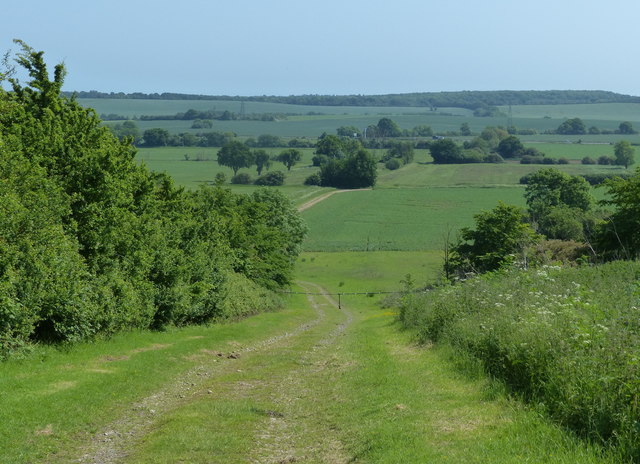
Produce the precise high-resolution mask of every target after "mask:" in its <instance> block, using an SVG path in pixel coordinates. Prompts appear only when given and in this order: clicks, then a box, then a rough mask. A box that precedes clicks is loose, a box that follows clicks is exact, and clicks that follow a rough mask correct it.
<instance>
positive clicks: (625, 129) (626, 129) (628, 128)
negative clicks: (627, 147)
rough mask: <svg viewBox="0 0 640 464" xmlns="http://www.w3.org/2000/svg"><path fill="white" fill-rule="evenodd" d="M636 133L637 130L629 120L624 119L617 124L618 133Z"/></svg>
mask: <svg viewBox="0 0 640 464" xmlns="http://www.w3.org/2000/svg"><path fill="white" fill-rule="evenodd" d="M637 133H638V131H637V130H635V129H634V128H633V125H632V124H631V123H630V122H629V121H624V122H622V123H620V125H619V126H618V134H625V135H633V134H637Z"/></svg>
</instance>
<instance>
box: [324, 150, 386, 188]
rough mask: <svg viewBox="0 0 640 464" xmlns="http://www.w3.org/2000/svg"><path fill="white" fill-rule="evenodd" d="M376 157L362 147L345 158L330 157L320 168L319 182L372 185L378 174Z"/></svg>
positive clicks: (344, 185)
mask: <svg viewBox="0 0 640 464" xmlns="http://www.w3.org/2000/svg"><path fill="white" fill-rule="evenodd" d="M377 164H378V163H377V162H376V159H375V158H374V157H373V156H372V155H371V154H370V153H369V152H368V151H367V150H365V149H364V148H360V149H359V150H358V151H357V152H356V153H354V154H352V155H349V157H347V158H346V159H338V160H336V159H332V160H329V162H327V163H326V164H324V165H322V166H321V168H320V179H321V184H322V185H323V186H325V187H337V188H349V189H353V188H366V187H373V186H374V185H375V183H376V179H377V176H378V172H377Z"/></svg>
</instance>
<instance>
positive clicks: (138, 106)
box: [78, 99, 640, 143]
mask: <svg viewBox="0 0 640 464" xmlns="http://www.w3.org/2000/svg"><path fill="white" fill-rule="evenodd" d="M78 101H79V102H80V103H81V104H82V105H85V106H89V107H93V108H95V109H96V111H97V112H98V114H109V113H114V114H119V115H123V116H127V117H131V118H133V117H136V116H140V115H172V114H176V113H178V112H185V111H187V110H188V109H191V108H193V109H196V110H200V111H205V110H218V111H222V110H228V111H232V112H236V113H240V112H241V111H242V110H243V107H242V103H241V102H238V101H220V100H218V101H209V100H135V99H79V100H78ZM638 109H640V104H636V103H606V104H584V105H521V106H513V107H512V108H511V116H510V117H509V108H508V107H502V108H501V110H502V112H503V115H502V116H499V117H489V118H480V117H474V116H473V114H472V112H471V111H470V110H467V109H464V108H439V109H438V111H430V110H429V109H428V108H424V107H346V106H304V105H289V104H280V103H262V102H245V103H244V112H245V113H246V114H251V113H280V114H288V115H290V116H289V117H288V118H287V119H286V120H282V121H241V120H238V121H214V127H213V128H212V129H211V130H216V131H230V132H235V133H237V134H238V135H239V136H241V137H256V136H258V135H260V134H273V135H278V136H281V137H318V136H319V135H320V134H322V133H323V132H327V133H331V134H333V133H335V131H336V129H337V128H338V127H340V126H355V127H358V128H360V129H364V128H365V127H367V126H368V125H370V124H376V123H377V122H378V120H379V119H380V118H382V117H390V118H392V119H393V120H394V121H395V122H396V123H398V125H399V126H400V127H401V128H403V129H411V128H413V127H415V126H418V125H428V126H431V127H432V129H433V130H434V131H435V132H438V133H446V132H457V131H459V130H460V126H461V125H462V124H463V123H467V124H469V127H470V128H471V130H472V131H473V132H474V133H480V132H481V131H482V129H484V128H485V127H487V126H502V127H506V126H508V125H509V124H510V123H512V124H513V125H515V126H516V127H518V128H523V129H535V130H536V131H538V132H539V133H538V134H536V135H532V136H523V140H526V141H537V142H543V141H544V142H563V141H565V140H569V141H572V142H576V141H578V140H582V141H584V142H591V143H613V142H616V141H618V140H620V139H628V140H630V141H632V142H634V143H640V135H631V136H621V135H589V134H585V135H579V136H569V135H547V134H543V132H544V131H547V130H553V129H556V128H557V127H558V126H559V125H560V124H561V123H562V122H563V121H564V120H565V119H567V118H574V117H579V118H582V119H583V121H584V122H585V124H586V125H587V127H590V126H596V127H598V128H600V129H607V130H615V129H617V128H618V126H619V124H620V123H621V122H623V121H630V122H631V123H633V124H634V125H635V126H636V128H638V126H640V111H638ZM110 123H111V122H110ZM137 123H138V125H139V126H140V128H141V129H142V130H145V129H149V128H153V127H160V128H164V129H167V130H169V131H170V132H172V133H179V132H194V133H195V132H199V131H201V129H191V121H137Z"/></svg>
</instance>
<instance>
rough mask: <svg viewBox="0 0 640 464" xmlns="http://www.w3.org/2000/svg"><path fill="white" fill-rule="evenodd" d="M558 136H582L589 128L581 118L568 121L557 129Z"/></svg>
mask: <svg viewBox="0 0 640 464" xmlns="http://www.w3.org/2000/svg"><path fill="white" fill-rule="evenodd" d="M556 132H557V133H558V134H563V135H582V134H586V133H587V128H586V126H585V124H584V122H583V121H582V119H580V118H573V119H567V120H566V121H564V122H563V123H562V124H560V126H558V128H557V129H556Z"/></svg>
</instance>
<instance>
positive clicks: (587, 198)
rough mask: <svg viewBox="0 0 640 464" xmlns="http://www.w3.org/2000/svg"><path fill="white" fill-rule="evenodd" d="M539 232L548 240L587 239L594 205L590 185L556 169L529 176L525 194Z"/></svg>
mask: <svg viewBox="0 0 640 464" xmlns="http://www.w3.org/2000/svg"><path fill="white" fill-rule="evenodd" d="M524 196H525V199H526V201H527V206H528V208H529V214H530V217H531V220H532V222H533V223H534V224H535V225H536V227H537V230H538V231H539V232H541V233H543V234H545V235H546V236H547V237H548V238H555V239H563V240H569V239H571V240H584V238H585V236H584V233H583V226H585V225H588V219H589V218H588V214H587V213H588V212H589V210H590V209H591V207H592V205H593V196H592V195H591V188H590V186H589V183H588V182H587V181H586V180H585V179H584V177H582V176H571V175H569V174H566V173H564V172H561V171H559V170H557V169H554V168H547V169H541V170H539V171H537V172H535V173H533V174H532V175H530V176H528V183H527V186H526V188H525V193H524Z"/></svg>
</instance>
